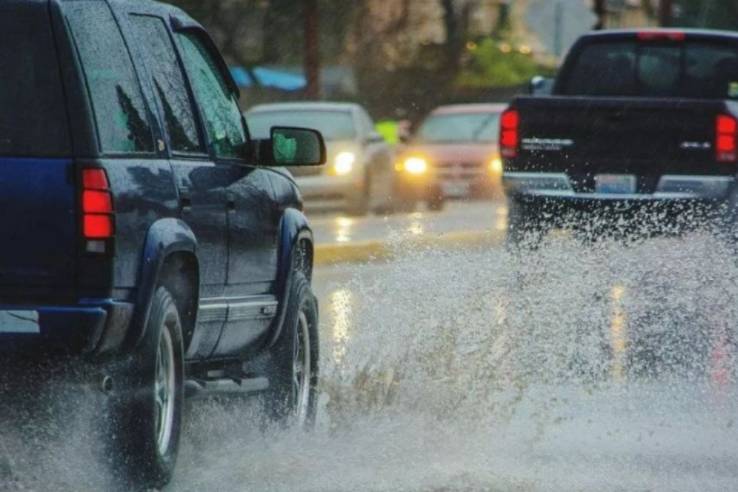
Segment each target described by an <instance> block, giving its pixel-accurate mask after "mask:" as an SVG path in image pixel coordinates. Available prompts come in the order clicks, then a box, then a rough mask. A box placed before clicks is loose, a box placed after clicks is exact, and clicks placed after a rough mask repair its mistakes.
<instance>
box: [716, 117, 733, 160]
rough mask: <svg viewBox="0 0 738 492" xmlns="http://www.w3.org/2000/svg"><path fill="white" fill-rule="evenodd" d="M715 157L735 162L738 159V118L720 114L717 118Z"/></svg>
mask: <svg viewBox="0 0 738 492" xmlns="http://www.w3.org/2000/svg"><path fill="white" fill-rule="evenodd" d="M715 157H716V159H717V161H718V162H735V161H736V159H738V120H736V119H735V117H733V116H730V115H727V114H720V115H718V116H717V119H716V120H715Z"/></svg>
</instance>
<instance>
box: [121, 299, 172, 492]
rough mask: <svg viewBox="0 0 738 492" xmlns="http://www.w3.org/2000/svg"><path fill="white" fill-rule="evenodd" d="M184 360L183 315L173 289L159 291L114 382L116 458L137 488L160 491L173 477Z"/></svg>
mask: <svg viewBox="0 0 738 492" xmlns="http://www.w3.org/2000/svg"><path fill="white" fill-rule="evenodd" d="M183 360H184V355H183V344H182V325H181V321H180V317H179V312H178V310H177V306H176V304H175V302H174V299H173V298H172V296H171V294H170V293H169V291H168V290H167V289H166V288H165V287H159V288H158V289H157V290H156V293H155V294H154V299H153V300H152V306H151V313H150V315H149V321H148V323H147V326H146V334H145V338H144V341H143V342H142V345H141V346H140V347H139V349H138V350H137V352H136V353H135V354H134V355H133V356H132V358H131V359H130V360H128V361H127V362H126V363H125V364H123V366H124V367H123V368H122V369H121V370H120V374H119V375H118V377H117V378H114V385H116V386H117V389H115V387H114V390H113V391H114V394H113V397H112V403H113V412H112V420H113V426H114V429H113V430H114V432H115V434H116V435H117V436H116V437H117V439H115V440H114V442H118V446H119V448H118V449H117V450H116V454H117V455H118V458H119V460H120V463H119V465H120V468H122V469H123V470H122V471H124V472H125V473H126V475H127V478H128V479H129V480H130V481H131V482H132V484H134V485H136V486H143V487H161V486H163V485H165V484H167V483H168V482H169V481H170V480H171V478H172V475H173V473H174V466H175V463H176V460H177V452H178V448H179V437H180V431H181V427H182V411H183V403H184V363H183ZM116 380H117V382H115V381H116Z"/></svg>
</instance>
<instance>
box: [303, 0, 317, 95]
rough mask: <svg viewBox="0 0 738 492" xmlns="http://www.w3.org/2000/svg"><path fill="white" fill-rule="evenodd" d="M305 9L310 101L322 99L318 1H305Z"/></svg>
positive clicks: (306, 69)
mask: <svg viewBox="0 0 738 492" xmlns="http://www.w3.org/2000/svg"><path fill="white" fill-rule="evenodd" d="M303 2H304V3H303V5H304V8H305V54H304V64H305V67H304V68H305V78H306V80H307V87H306V89H305V95H306V96H307V98H308V99H313V100H316V99H320V41H319V38H318V29H319V26H318V0H303Z"/></svg>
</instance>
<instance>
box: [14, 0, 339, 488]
mask: <svg viewBox="0 0 738 492" xmlns="http://www.w3.org/2000/svg"><path fill="white" fill-rule="evenodd" d="M0 74H2V77H0V223H1V224H2V229H3V237H2V239H1V240H0V339H1V340H2V341H1V343H0V349H1V350H2V352H3V360H5V361H8V360H10V358H11V357H13V356H15V357H18V356H19V357H20V358H21V359H23V360H31V361H46V360H49V359H50V358H55V357H56V356H57V355H62V356H64V357H63V360H70V359H71V360H77V359H78V360H81V361H85V363H92V364H93V366H94V367H95V368H96V369H97V370H99V373H100V374H101V376H100V378H101V382H102V384H103V386H104V387H105V388H106V390H108V391H109V393H110V398H109V401H110V402H111V422H112V426H113V427H112V428H113V431H114V433H115V435H114V436H111V439H110V442H111V448H112V449H113V450H114V451H115V455H116V456H117V459H116V463H118V464H119V465H120V467H121V470H124V471H125V473H126V474H127V476H128V477H129V478H130V480H131V483H137V484H140V485H141V486H145V487H151V486H153V487H158V486H162V485H164V484H166V483H167V482H168V481H169V480H170V479H171V476H172V473H173V470H174V465H175V461H176V457H177V449H178V443H179V436H180V430H181V429H182V418H183V400H184V397H185V394H186V393H202V392H205V393H207V392H208V391H209V390H223V389H224V388H225V389H229V390H233V391H240V390H245V389H248V388H252V389H253V388H257V389H261V390H263V391H264V400H265V401H266V402H268V405H267V408H268V411H269V413H270V415H271V416H272V417H273V418H274V419H275V420H278V421H280V422H286V421H288V422H296V423H297V424H300V425H309V424H310V423H311V421H312V419H313V417H314V414H315V407H316V384H317V377H318V367H317V361H318V330H317V327H318V307H317V302H316V299H315V297H314V295H313V294H312V292H311V287H310V281H311V273H312V260H313V238H312V233H311V230H310V227H309V225H308V221H307V220H306V218H305V216H304V215H303V213H302V199H301V197H300V193H299V190H298V188H297V186H296V185H295V182H294V181H293V180H292V177H291V176H290V174H289V173H288V172H287V171H286V170H282V169H280V166H297V165H319V164H322V163H323V162H324V161H325V145H324V142H323V139H322V137H321V136H320V134H319V133H318V132H315V131H313V130H308V129H300V128H272V130H271V134H270V138H268V139H264V140H253V139H250V138H249V133H248V128H247V126H246V124H245V122H244V120H243V117H242V116H241V110H240V109H239V106H238V103H237V101H238V98H239V93H238V89H237V87H236V85H235V84H234V82H233V80H232V79H231V77H230V75H229V72H228V70H227V68H226V64H225V63H224V61H223V59H222V57H221V56H220V54H219V53H218V51H217V49H216V48H215V46H214V44H213V42H212V40H211V38H210V37H209V36H208V34H207V33H206V31H205V30H204V29H203V28H202V26H200V25H199V24H198V23H197V22H195V21H193V20H192V19H191V18H190V17H188V16H187V15H186V14H184V13H183V12H182V11H180V10H178V9H176V8H173V7H170V6H167V5H164V4H160V3H156V2H151V1H144V0H137V1H124V0H2V2H0ZM8 365H9V364H6V366H8Z"/></svg>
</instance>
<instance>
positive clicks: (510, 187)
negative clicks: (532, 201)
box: [502, 172, 574, 194]
mask: <svg viewBox="0 0 738 492" xmlns="http://www.w3.org/2000/svg"><path fill="white" fill-rule="evenodd" d="M502 183H503V185H504V186H505V190H507V191H508V192H519V193H530V192H533V191H543V190H547V191H559V192H569V193H572V194H573V193H574V190H573V189H572V187H571V184H570V183H569V177H568V176H567V175H566V174H565V173H518V172H514V173H507V172H506V173H504V174H503V175H502Z"/></svg>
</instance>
